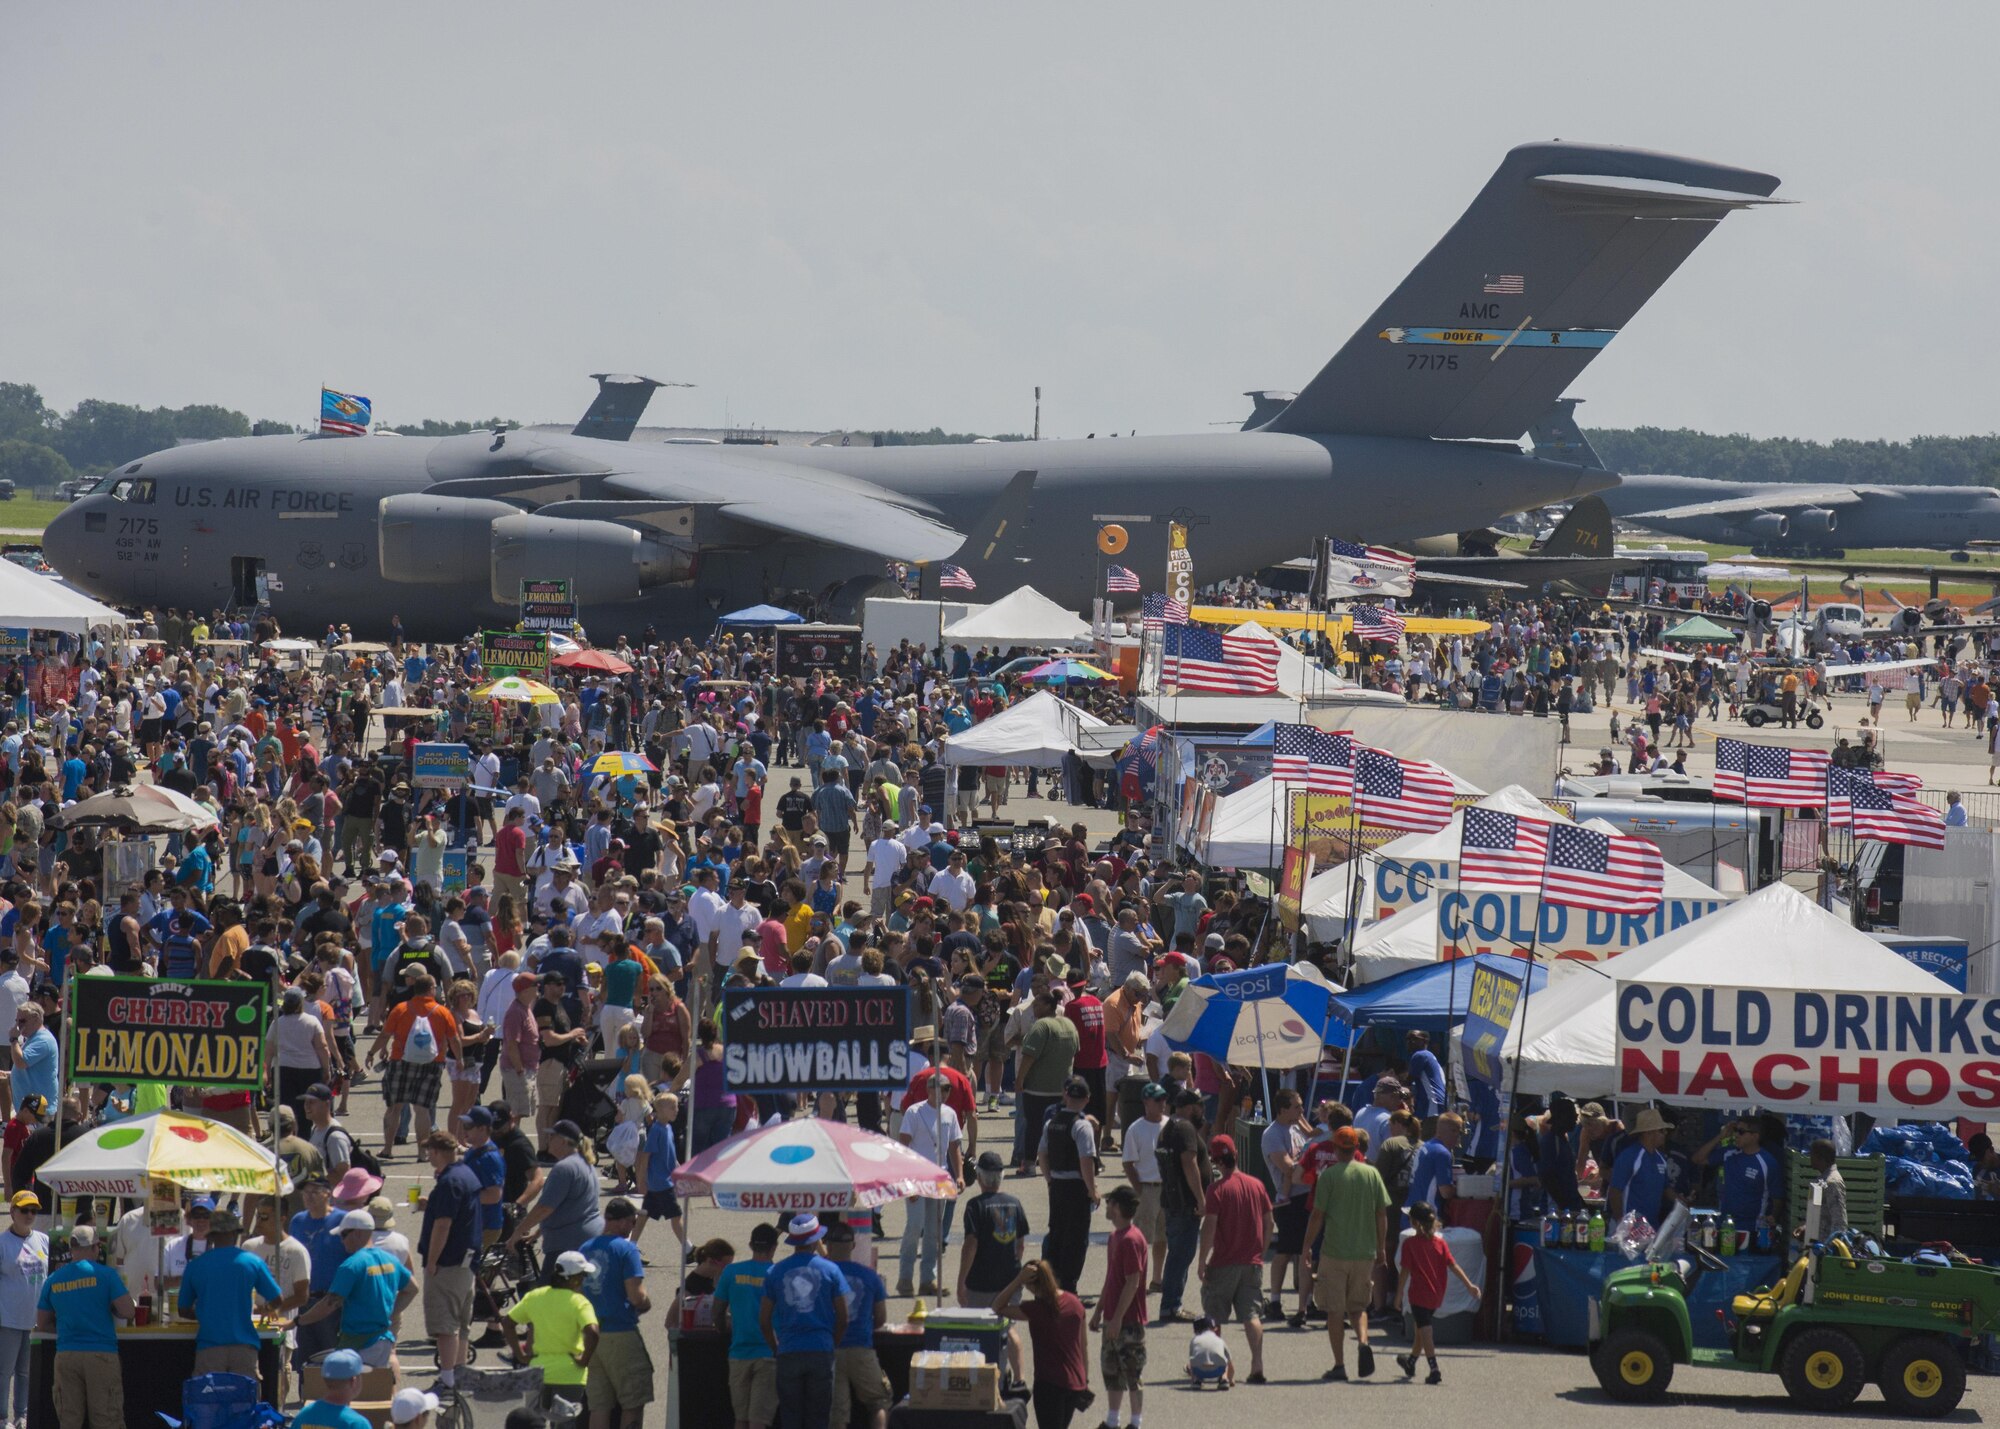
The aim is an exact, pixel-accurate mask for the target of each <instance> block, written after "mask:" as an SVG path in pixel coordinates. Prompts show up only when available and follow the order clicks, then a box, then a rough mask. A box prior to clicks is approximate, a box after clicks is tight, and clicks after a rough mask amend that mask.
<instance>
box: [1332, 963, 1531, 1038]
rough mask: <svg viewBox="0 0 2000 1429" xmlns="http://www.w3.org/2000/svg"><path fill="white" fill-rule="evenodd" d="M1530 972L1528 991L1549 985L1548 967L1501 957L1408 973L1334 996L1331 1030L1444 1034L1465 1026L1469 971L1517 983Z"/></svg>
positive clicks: (1468, 993)
mask: <svg viewBox="0 0 2000 1429" xmlns="http://www.w3.org/2000/svg"><path fill="white" fill-rule="evenodd" d="M1530 966H1532V971H1530V972H1529V974H1528V990H1529V991H1530V992H1539V991H1540V990H1541V988H1542V985H1543V984H1544V983H1546V982H1547V981H1548V980H1549V970H1548V966H1547V964H1545V963H1535V964H1532V965H1530V964H1529V963H1528V961H1527V959H1525V958H1515V957H1509V956H1507V955H1506V954H1505V953H1481V954H1479V955H1478V956H1477V957H1472V958H1447V959H1446V960H1445V961H1443V962H1439V963H1432V964H1430V965H1428V966H1426V967H1420V968H1412V969H1410V971H1408V972H1406V973H1398V974H1396V976H1394V977H1391V978H1384V979H1383V980H1382V981H1381V982H1372V983H1369V984H1368V986H1366V987H1358V988H1355V989H1354V990H1353V991H1352V992H1342V993H1336V994H1335V995H1334V997H1333V999H1332V1003H1331V1015H1332V1019H1333V1025H1334V1026H1335V1028H1336V1029H1339V1028H1346V1029H1349V1030H1350V1031H1356V1032H1358V1031H1362V1030H1364V1029H1366V1028H1369V1027H1375V1026H1378V1025H1386V1026H1390V1027H1400V1028H1404V1029H1408V1028H1412V1027H1421V1028H1423V1029H1424V1030H1425V1031H1429V1032H1447V1031H1449V1030H1450V1028H1451V1027H1452V1026H1453V1024H1455V1023H1459V1022H1463V1021H1464V1020H1465V1007H1466V1002H1467V1000H1468V999H1469V998H1470V996H1471V994H1472V970H1473V968H1475V967H1491V968H1497V969H1498V970H1500V971H1501V972H1506V973H1512V974H1514V975H1515V976H1516V977H1518V976H1520V974H1521V970H1522V969H1523V968H1525V967H1530Z"/></svg>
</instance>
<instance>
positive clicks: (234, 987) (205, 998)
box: [69, 977, 271, 1091]
mask: <svg viewBox="0 0 2000 1429" xmlns="http://www.w3.org/2000/svg"><path fill="white" fill-rule="evenodd" d="M270 991H271V990H270V986H269V984H267V983H264V982H261V981H260V982H207V981H187V982H170V981H161V980H156V979H153V978H142V977H80V978H75V979H73V980H72V981H71V983H70V993H69V996H70V1007H71V1009H72V1015H73V1019H74V1020H73V1022H72V1024H71V1031H70V1047H69V1075H70V1080H71V1081H77V1082H166V1083H168V1084H169V1085H174V1086H198V1087H223V1088H231V1089H235V1090H242V1091H247V1090H251V1089H254V1088H256V1087H257V1086H259V1085H260V1084H261V1083H262V1081H263V1066H262V1064H263V1056H262V1054H263V1048H264V1030H265V1027H266V1026H267V1025H268V1023H269V1021H270Z"/></svg>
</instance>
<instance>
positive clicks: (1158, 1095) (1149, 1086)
mask: <svg viewBox="0 0 2000 1429" xmlns="http://www.w3.org/2000/svg"><path fill="white" fill-rule="evenodd" d="M1166 1094H1167V1089H1166V1088H1165V1087H1163V1086H1161V1085H1160V1084H1159V1083H1158V1082H1148V1083H1146V1085H1145V1086H1143V1087H1141V1088H1139V1096H1140V1099H1141V1100H1144V1101H1149V1102H1155V1101H1160V1100H1162V1099H1163V1098H1165V1096H1166Z"/></svg>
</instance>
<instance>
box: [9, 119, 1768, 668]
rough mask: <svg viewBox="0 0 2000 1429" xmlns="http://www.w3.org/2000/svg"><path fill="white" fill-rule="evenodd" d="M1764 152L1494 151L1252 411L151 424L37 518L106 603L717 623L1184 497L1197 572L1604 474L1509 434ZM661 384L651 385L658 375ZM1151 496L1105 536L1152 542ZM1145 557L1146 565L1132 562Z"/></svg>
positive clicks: (1167, 508) (998, 567)
mask: <svg viewBox="0 0 2000 1429" xmlns="http://www.w3.org/2000/svg"><path fill="white" fill-rule="evenodd" d="M1777 186H1778V180H1777V179H1776V178H1774V177H1772V176H1770V175H1768V174H1761V173H1756V172H1753V171H1751V170H1747V169H1738V168H1731V167H1727V166H1724V165H1720V164H1711V163H1705V162H1702V161H1700V160H1695V159H1686V158H1678V157H1675V156H1673V155H1669V154H1659V153H1650V152H1645V151H1641V150H1634V149H1620V148H1610V147H1603V146H1598V145H1590V144H1576V143H1560V142H1557V143H1546V144H1529V145H1525V146H1523V147H1521V148H1517V149H1515V150H1513V151H1512V152H1510V153H1509V154H1508V155H1507V157H1506V158H1505V159H1504V160H1503V161H1502V163H1501V165H1500V167H1499V169H1498V170H1497V171H1496V172H1495V173H1494V174H1493V176H1492V178H1490V179H1489V180H1488V181H1487V183H1486V185H1485V187H1484V188H1482V189H1481V190H1480V192H1479V194H1478V196H1477V197H1476V198H1475V199H1474V200H1473V202H1472V205H1471V207H1469V208H1468V209H1467V210H1466V211H1465V213H1464V214H1463V215H1462V216H1461V217H1460V218H1459V220H1458V222H1457V223H1455V224H1454V225H1453V226H1452V228H1451V229H1450V231H1448V232H1447V233H1446V234H1445V236H1444V237H1443V238H1442V239H1441V240H1440V241H1439V242H1438V244H1437V245H1436V247H1434V248H1432V249H1431V251H1430V252H1429V253H1428V254H1427V255H1426V256H1425V257H1424V258H1423V260H1422V261H1421V262H1419V263H1418V264H1417V266H1416V268H1415V269H1414V270H1413V271H1412V272H1411V273H1410V275H1409V276H1408V277H1407V278H1405V279H1404V280H1403V282H1402V283H1401V285H1400V286H1398V287H1397V289H1396V290H1395V291H1394V292H1393V293H1391V294H1390V295H1389V297H1388V298H1387V299H1386V300H1385V301H1384V302H1383V303H1382V305H1381V306H1380V307H1379V308H1378V309H1377V310H1376V311H1375V313H1374V314H1373V315H1372V316H1371V317H1370V318H1369V320H1368V321H1367V322H1366V323H1365V324H1363V325H1362V327H1361V328H1360V329H1359V330H1358V331H1357V332H1356V333H1355V334H1354V335H1353V336H1352V337H1350V338H1349V339H1348V340H1347V343H1346V345H1345V346H1343V347H1342V348H1341V349H1340V350H1339V352H1337V353H1336V354H1335V355H1334V357H1333V359H1332V360H1331V361H1329V362H1328V363H1327V364H1326V366H1325V367H1324V368H1323V369H1322V370H1321V371H1320V373H1319V375H1318V376H1316V377H1314V378H1313V379H1312V381H1311V382H1309V383H1307V384H1306V386H1305V387H1304V388H1303V389H1301V390H1300V391H1299V393H1298V394H1297V395H1296V396H1295V397H1293V398H1291V399H1290V400H1289V401H1287V402H1285V403H1284V404H1283V405H1282V406H1279V407H1276V408H1275V410H1274V411H1273V412H1272V414H1271V415H1270V416H1269V418H1268V420H1266V421H1264V422H1262V423H1261V424H1260V425H1259V426H1257V428H1256V429H1255V430H1252V431H1241V432H1218V433H1205V434H1199V435H1193V436H1169V437H1136V438H1121V439H1118V440H1080V441H1079V440H1071V441H1046V442H1037V443H1032V444H1029V443H982V444H976V445H964V446H928V447H890V448H862V447H855V448H841V447H834V446H827V447H821V446H811V447H771V446H755V447H730V446H669V445H653V444H646V445H640V444H633V443H629V442H624V441H619V440H615V439H606V437H605V436H594V435H592V434H591V433H592V431H593V430H596V431H604V432H608V434H609V436H610V437H612V438H615V437H617V436H620V435H629V432H630V423H629V421H620V420H615V418H616V415H617V414H616V413H615V412H614V413H613V414H612V416H611V417H608V418H606V419H605V420H603V421H601V422H598V423H595V424H593V423H588V422H587V423H585V424H584V425H583V426H581V427H579V429H578V430H577V431H576V432H572V433H569V434H567V435H565V434H560V433H557V434H547V433H535V432H523V431H511V432H487V433H475V434H471V435H466V436H455V437H444V438H438V439H424V438H415V437H401V438H389V437H381V436H371V437H322V436H269V437H245V438H232V439H228V440H223V441H215V442H208V443H204V444H201V445H197V446H188V447H180V448H176V449H173V450H170V451H163V452H157V453H154V454H153V455H151V456H147V457H144V458H141V459H140V460H138V461H135V462H131V463H128V464H127V465H125V466H123V467H120V468H119V469H118V470H116V471H114V472H112V473H110V474H109V475H108V476H106V477H105V478H104V479H103V480H102V481H100V482H99V483H98V485H97V486H96V488H94V489H93V491H92V492H91V494H90V495H88V496H86V497H85V498H83V499H82V500H80V501H78V502H76V503H74V504H73V505H71V506H70V507H69V508H68V509H67V510H65V511H64V512H63V513H62V514H61V515H60V516H58V517H57V518H56V520H55V521H54V522H53V523H52V524H51V525H50V527H49V530H48V534H47V538H46V542H45V545H46V549H47V552H48V555H49V558H50V559H51V560H52V561H53V562H54V563H55V565H56V568H57V569H58V570H60V571H61V572H62V573H63V575H64V576H66V577H68V578H69V579H70V580H72V581H74V582H76V583H77V584H78V585H80V586H81V587H83V588H84V589H86V590H88V591H90V592H91V593H92V594H94V595H97V596H99V597H101V598H104V599H107V600H111V601H116V602H119V603H121V604H127V605H136V606H146V607H161V606H173V607H176V608H183V609H187V608H192V609H198V610H203V611H206V610H209V609H211V608H214V607H217V606H228V605H231V604H238V603H244V602H247V601H248V600H250V599H252V598H254V594H255V592H256V590H257V588H258V587H259V585H260V582H259V580H258V577H259V576H265V577H276V579H275V580H267V581H265V582H262V583H261V584H263V585H264V586H265V588H267V589H268V590H269V592H270V593H269V600H270V606H271V609H272V612H273V613H274V614H275V615H276V616H277V618H278V619H279V620H280V621H281V622H282V623H283V624H284V625H286V626H287V627H288V628H290V629H293V630H300V631H311V630H315V629H318V628H321V627H324V626H325V625H326V624H327V623H328V622H330V621H343V622H346V623H348V624H350V625H351V626H353V627H354V628H355V631H356V633H357V634H359V633H361V632H362V631H364V630H365V631H369V632H379V631H380V630H381V629H382V628H384V627H385V626H386V625H387V623H388V621H389V619H390V617H391V616H392V615H400V616H401V617H402V621H403V625H404V628H405V629H406V630H407V631H408V632H409V633H410V634H411V635H413V636H418V637H424V636H431V637H450V636H456V635H460V634H463V633H464V632H465V631H466V630H468V629H469V628H471V627H472V626H473V625H475V624H476V623H479V622H482V621H504V622H506V623H507V624H510V625H511V624H512V623H513V621H514V619H515V617H516V611H517V601H518V597H519V586H520V582H521V581H522V580H523V579H524V578H526V579H545V578H558V577H567V578H568V579H569V580H570V581H571V582H572V583H573V587H572V588H573V590H574V592H575V593H576V596H577V599H578V601H579V603H580V605H581V608H582V618H583V620H584V623H585V624H586V626H587V627H588V628H589V629H590V631H591V632H592V634H593V635H597V636H600V637H601V636H604V635H608V634H611V633H613V632H616V631H619V630H637V629H641V628H643V627H645V626H647V625H653V626H655V627H657V628H658V629H660V630H662V631H667V632H682V631H692V630H703V629H707V628H709V627H710V626H711V625H712V624H713V621H714V619H715V617H716V615H717V614H718V613H721V612H724V611H728V610H731V609H734V608H735V607H737V606H740V605H746V604H750V603H753V602H757V601H767V600H776V601H780V602H789V603H793V604H795V605H797V604H810V605H812V606H813V607H814V608H815V610H816V611H817V612H818V613H821V614H824V615H827V616H831V617H834V618H838V617H840V616H842V615H845V614H848V613H851V612H855V611H858V610H859V608H860V603H861V601H862V599H863V598H864V597H866V596H869V595H876V594H891V593H894V592H895V591H897V590H898V589H899V588H898V587H897V586H896V585H895V584H894V582H893V581H892V579H891V577H890V574H889V572H888V567H889V565H890V563H903V564H907V565H915V566H920V567H922V568H923V570H924V576H923V584H924V587H925V588H926V590H930V589H934V588H935V587H936V583H937V576H938V572H939V569H940V567H941V566H942V565H943V564H944V563H951V564H954V565H956V566H959V567H963V568H964V570H965V571H966V572H967V573H968V574H970V575H971V576H972V577H973V579H974V580H975V582H976V585H977V590H978V597H977V598H979V599H982V600H990V599H993V598H996V597H998V596H1000V595H1002V594H1005V593H1006V592H1008V591H1010V590H1013V589H1015V588H1016V587H1018V586H1021V585H1026V584H1032V585H1034V586H1035V587H1036V588H1037V589H1039V590H1041V591H1042V592H1043V593H1045V594H1047V595H1049V596H1051V597H1052V598H1054V599H1055V600H1057V601H1059V602H1061V603H1063V604H1065V605H1068V606H1070V607H1072V608H1074V609H1081V608H1083V607H1084V606H1085V604H1086V603H1087V602H1088V601H1089V599H1090V598H1091V597H1092V595H1093V594H1095V593H1098V592H1100V591H1101V590H1102V576H1101V570H1102V566H1101V563H1100V558H1099V557H1098V555H1097V549H1096V537H1097V533H1098V530H1099V527H1100V525H1101V524H1102V523H1103V522H1104V520H1105V518H1107V517H1117V516H1120V515H1147V516H1150V517H1155V518H1158V517H1167V516H1176V517H1179V518H1184V519H1187V520H1189V521H1190V522H1191V524H1192V526H1193V536H1192V540H1191V546H1192V549H1193V555H1194V559H1195V568H1196V571H1197V575H1198V578H1200V579H1202V580H1204V581H1205V580H1209V579H1222V578H1226V577H1232V576H1238V575H1245V574H1248V573H1250V572H1253V571H1256V570H1258V569H1259V568H1261V567H1263V566H1266V565H1270V564H1273V563H1275V562H1278V561H1282V560H1283V559H1285V558H1286V557H1287V556H1289V555H1292V554H1293V553H1294V552H1296V551H1297V550H1298V549H1299V547H1300V544H1301V538H1302V536H1310V535H1312V534H1317V533H1320V532H1334V533H1337V534H1340V535H1343V536H1349V537H1352V538H1356V539H1366V540H1373V541H1383V542H1391V543H1393V542H1395V541H1397V540H1404V539H1408V538H1413V537H1416V536H1421V535H1427V534H1429V533H1432V532H1435V531H1440V530H1463V529H1466V528H1468V527H1476V526H1481V525H1484V524H1485V523H1487V522H1489V521H1493V520H1496V519H1498V518H1499V517H1501V516H1504V515H1506V514H1508V513H1510V512H1514V511H1520V510H1524V509H1527V508H1530V507H1535V506H1541V505H1545V504H1548V503H1550V502H1554V501H1561V500H1569V499H1572V498H1574V497H1577V496H1581V495H1584V494H1586V493H1588V492H1591V491H1595V490H1599V489H1601V488H1604V487H1606V486H1610V485H1612V484H1614V483H1615V481H1616V477H1615V476H1614V475H1612V474H1611V473H1609V472H1605V471H1602V470H1598V469H1593V468H1591V467H1587V466H1585V465H1583V464H1582V463H1580V462H1578V461H1574V460H1552V459H1549V458H1547V457H1543V456H1530V455H1527V454H1525V453H1524V452H1523V451H1522V450H1521V449H1520V447H1519V446H1518V444H1517V443H1518V439H1519V438H1520V436H1521V434H1522V433H1523V432H1524V431H1526V430H1527V429H1528V427H1529V425H1530V424H1531V423H1532V422H1533V421H1534V420H1535V419H1536V417H1537V416H1538V415H1539V414H1541V413H1544V412H1546V411H1548V410H1549V409H1550V406H1551V404H1552V403H1553V402H1554V401H1555V399H1556V398H1557V397H1558V396H1560V395H1561V393H1562V392H1563V390H1564V389H1565V388H1566V387H1567V386H1568V385H1569V384H1570V383H1571V382H1572V381H1573V380H1574V379H1575V378H1576V376H1577V374H1579V373H1580V372H1582V371H1583V369H1584V367H1585V366H1586V365H1588V363H1589V362H1590V360H1591V359H1592V358H1593V357H1595V356H1596V355H1597V354H1598V352H1600V351H1601V350H1602V349H1603V348H1604V346H1605V345H1606V344H1607V343H1609V342H1610V341H1611V339H1612V338H1613V337H1615V336H1616V335H1617V333H1618V332H1619V330H1620V329H1621V328H1623V327H1624V325H1625V323H1626V322H1627V321H1628V320H1629V319H1630V318H1631V317H1632V315H1633V314H1634V313H1636V312H1637V311H1638V310H1639V307H1640V306H1641V305H1642V304H1643V303H1644V302H1645V301H1646V299H1647V298H1649V297H1650V296H1652V294H1653V292H1654V291H1655V290H1656V289H1657V288H1658V287H1659V286H1660V284H1661V283H1663V282H1665V281H1666V279H1667V278H1668V276H1669V275H1671V274H1672V273H1673V271H1674V270H1675V269H1676V268H1678V267H1679V266H1680V264H1681V262H1682V261H1683V260H1684V259H1686V258H1687V256H1688V255H1689V254H1690V253H1692V252H1693V251H1694V249H1695V248H1696V246H1697V245H1699V244H1700V243H1701V241H1702V240H1703V239H1704V238H1706V237H1707V236H1708V235H1709V233H1710V232H1712V231H1713V230H1714V228H1715V227H1716V225H1717V223H1718V222H1719V221H1720V220H1721V219H1722V218H1723V217H1724V216H1725V215H1727V214H1728V213H1730V212H1731V211H1732V210H1735V209H1740V208H1749V207H1755V206H1759V205H1763V204H1766V203H1772V202H1776V200H1773V199H1772V198H1771V194H1772V192H1773V190H1775V189H1776V188H1777ZM647 390H650V388H649V387H648V389H647ZM1166 527H1167V523H1166V522H1165V521H1164V520H1159V519H1154V520H1150V521H1147V522H1133V523H1131V524H1130V526H1129V528H1128V529H1129V531H1130V535H1131V545H1130V547H1129V548H1128V549H1127V550H1126V551H1124V552H1122V553H1121V554H1120V556H1119V558H1118V559H1119V561H1120V563H1121V564H1123V565H1127V566H1130V567H1132V568H1133V569H1135V570H1139V571H1141V572H1145V573H1151V572H1155V571H1162V570H1163V569H1164V565H1165V561H1166V540H1167V530H1166ZM1148 579H1149V580H1150V579H1151V577H1150V575H1149V576H1148Z"/></svg>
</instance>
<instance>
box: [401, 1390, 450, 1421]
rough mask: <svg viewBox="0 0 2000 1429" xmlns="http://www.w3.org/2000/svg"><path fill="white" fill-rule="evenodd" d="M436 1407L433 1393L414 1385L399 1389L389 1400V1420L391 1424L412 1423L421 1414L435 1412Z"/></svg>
mask: <svg viewBox="0 0 2000 1429" xmlns="http://www.w3.org/2000/svg"><path fill="white" fill-rule="evenodd" d="M437 1407H438V1397H437V1396H436V1395H435V1394H431V1393H429V1392H428V1391H426V1390H421V1389H417V1388H415V1387H412V1388H409V1389H399V1390H397V1391H396V1397H395V1398H394V1399H392V1400H390V1401H389V1420H390V1422H391V1423H393V1424H413V1423H415V1422H416V1421H417V1420H418V1419H419V1418H421V1417H422V1416H423V1415H426V1414H435V1413H437Z"/></svg>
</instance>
